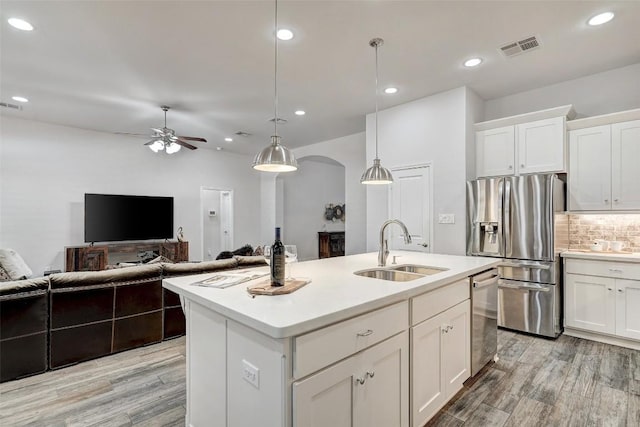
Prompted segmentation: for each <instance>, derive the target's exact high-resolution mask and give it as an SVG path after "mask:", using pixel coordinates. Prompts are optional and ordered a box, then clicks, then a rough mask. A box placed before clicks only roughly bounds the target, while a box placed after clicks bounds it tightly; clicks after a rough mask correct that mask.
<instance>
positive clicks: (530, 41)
mask: <svg viewBox="0 0 640 427" xmlns="http://www.w3.org/2000/svg"><path fill="white" fill-rule="evenodd" d="M539 47H540V42H539V41H538V39H537V38H536V36H531V37H527V38H526V39H522V40H518V41H516V42H512V43H507V44H505V45H504V46H501V47H500V51H501V52H502V54H503V55H504V56H506V57H507V58H510V57H512V56H516V55H520V54H521V53H524V52H528V51H530V50H534V49H537V48H539Z"/></svg>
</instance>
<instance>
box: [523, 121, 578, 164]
mask: <svg viewBox="0 0 640 427" xmlns="http://www.w3.org/2000/svg"><path fill="white" fill-rule="evenodd" d="M564 121H565V118H564V117H554V118H551V119H545V120H538V121H535V122H531V123H523V124H520V125H517V127H516V129H517V132H518V137H517V141H518V142H517V144H518V149H517V152H518V173H521V174H522V173H539V172H564V171H565V170H566V164H565V151H566V149H565V138H564V135H565V130H564Z"/></svg>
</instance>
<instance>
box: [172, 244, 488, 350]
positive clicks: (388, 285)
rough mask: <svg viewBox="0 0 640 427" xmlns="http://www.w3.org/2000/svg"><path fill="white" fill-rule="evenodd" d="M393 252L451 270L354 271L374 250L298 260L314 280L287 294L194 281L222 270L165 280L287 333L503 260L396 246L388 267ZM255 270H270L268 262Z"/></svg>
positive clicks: (372, 260)
mask: <svg viewBox="0 0 640 427" xmlns="http://www.w3.org/2000/svg"><path fill="white" fill-rule="evenodd" d="M393 255H401V257H399V258H398V265H402V264H420V265H427V266H433V267H441V268H448V269H449V270H448V271H443V272H441V273H438V274H434V275H431V276H425V277H423V278H420V279H416V280H412V281H409V282H392V281H387V280H380V279H373V278H368V277H362V276H356V275H354V274H353V272H354V271H358V270H363V269H367V268H375V267H376V266H377V256H378V254H377V253H374V252H372V253H367V254H360V255H351V256H346V257H336V258H327V259H321V260H314V261H306V262H300V263H295V264H293V270H292V271H293V276H294V277H308V278H310V279H311V283H309V284H307V285H306V286H304V287H303V288H301V289H299V290H297V291H295V292H293V293H291V294H287V295H278V296H256V297H255V298H253V297H251V296H250V295H249V294H248V293H247V291H246V288H247V286H248V285H251V284H253V283H256V282H257V281H260V280H263V279H264V278H261V279H256V280H255V281H250V282H246V283H242V284H240V285H236V286H232V287H229V288H226V289H215V288H206V287H202V286H193V285H191V283H193V282H196V281H199V280H202V279H205V278H207V277H210V276H214V275H216V273H207V274H199V275H193V276H180V277H171V278H167V279H164V280H163V281H162V285H163V286H164V287H165V288H167V289H169V290H172V291H174V292H176V293H178V294H180V295H181V296H183V297H185V298H187V299H189V300H192V301H195V302H197V303H198V304H201V305H203V306H205V307H208V308H209V309H211V310H213V311H215V312H217V313H219V314H221V315H223V316H225V317H227V318H230V319H233V320H235V321H237V322H240V323H243V324H245V325H247V326H249V327H251V328H253V329H256V330H258V331H260V332H262V333H264V334H267V335H269V336H272V337H274V338H285V337H291V336H295V335H300V334H303V333H306V332H309V331H311V330H314V329H317V328H320V327H323V326H326V325H329V324H331V323H335V322H339V321H341V320H345V319H348V318H350V317H353V316H357V315H359V314H363V313H366V312H368V311H371V310H375V309H377V308H381V307H384V306H386V305H389V304H393V303H395V302H399V301H403V300H407V299H409V298H411V297H413V296H416V295H419V294H422V293H425V292H429V291H432V290H434V289H437V288H439V287H441V286H443V285H446V284H449V283H451V282H454V281H457V280H459V279H462V278H465V277H467V276H469V275H473V274H476V273H479V272H482V271H485V270H487V269H489V268H491V267H495V266H496V265H497V264H498V263H499V262H500V259H497V258H484V257H466V256H456V255H438V254H426V253H419V252H406V251H392V252H391V254H390V255H389V258H388V261H389V262H388V263H387V267H389V266H390V262H391V260H392V256H393ZM250 270H256V271H264V272H268V267H260V268H253V269H250ZM218 274H219V272H218Z"/></svg>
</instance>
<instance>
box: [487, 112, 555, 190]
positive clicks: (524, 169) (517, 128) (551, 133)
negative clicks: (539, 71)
mask: <svg viewBox="0 0 640 427" xmlns="http://www.w3.org/2000/svg"><path fill="white" fill-rule="evenodd" d="M562 112H564V113H567V114H568V110H567V109H566V108H565V109H564V110H562ZM550 114H560V109H553V110H549V111H548V112H546V113H545V114H540V113H532V114H529V115H522V116H515V117H513V118H505V119H499V120H493V121H491V122H483V123H478V124H476V129H478V130H477V132H476V174H477V176H478V177H485V176H500V175H514V174H516V175H519V174H529V173H543V172H565V171H566V157H567V156H566V142H565V134H566V132H565V124H566V115H562V116H557V117H547V118H542V119H540V120H533V119H531V121H527V118H529V117H538V116H540V115H542V116H548V115H550ZM513 122H519V123H514V124H509V125H508V126H499V127H496V126H498V125H500V124H505V123H513ZM492 126H493V127H492Z"/></svg>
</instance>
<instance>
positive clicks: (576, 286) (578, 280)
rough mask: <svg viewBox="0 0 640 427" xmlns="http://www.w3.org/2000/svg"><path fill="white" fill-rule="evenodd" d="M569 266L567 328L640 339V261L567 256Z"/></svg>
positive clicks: (566, 278)
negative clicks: (606, 260) (634, 262)
mask: <svg viewBox="0 0 640 427" xmlns="http://www.w3.org/2000/svg"><path fill="white" fill-rule="evenodd" d="M565 267H566V274H565V326H566V327H567V328H576V329H580V330H583V331H588V332H594V333H598V334H606V335H610V336H614V337H620V338H624V339H631V340H640V309H639V307H640V264H627V263H616V262H604V261H591V260H590V261H586V260H573V259H567V260H566V261H565ZM570 333H571V332H570V331H569V334H570Z"/></svg>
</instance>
